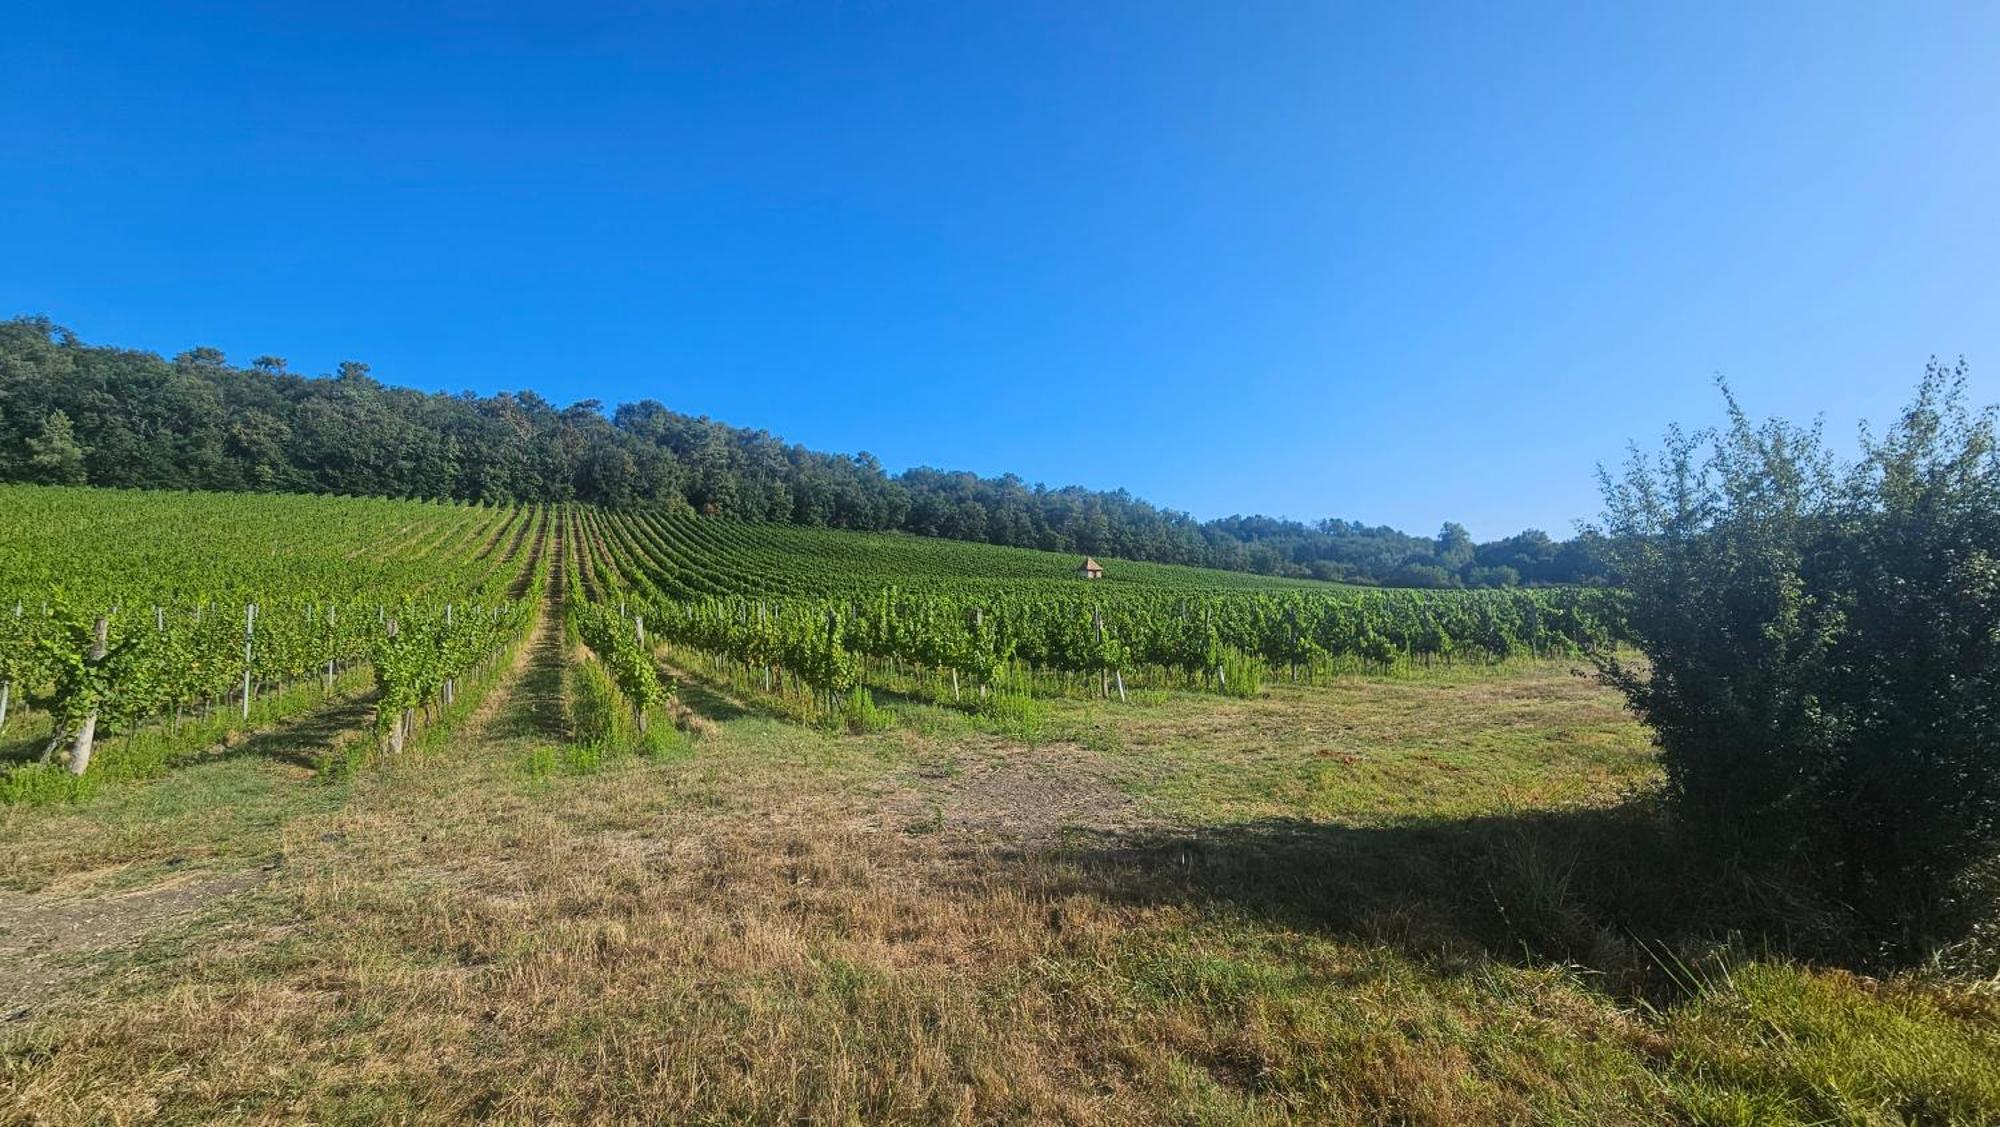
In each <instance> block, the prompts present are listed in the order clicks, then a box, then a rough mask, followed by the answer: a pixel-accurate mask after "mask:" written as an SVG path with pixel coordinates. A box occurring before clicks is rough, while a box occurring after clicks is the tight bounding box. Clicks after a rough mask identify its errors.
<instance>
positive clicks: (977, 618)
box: [972, 607, 993, 700]
mask: <svg viewBox="0 0 2000 1127" xmlns="http://www.w3.org/2000/svg"><path fill="white" fill-rule="evenodd" d="M972 636H973V637H975V638H980V639H983V638H985V637H986V608H985V607H973V608H972ZM980 665H981V667H982V668H986V669H991V668H993V667H992V665H991V664H989V663H987V662H984V661H982V662H980ZM991 680H992V678H990V677H989V678H987V679H986V680H982V681H980V682H979V699H980V700H985V699H986V689H987V686H988V682H990V681H991Z"/></svg>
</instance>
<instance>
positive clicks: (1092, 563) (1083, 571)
mask: <svg viewBox="0 0 2000 1127" xmlns="http://www.w3.org/2000/svg"><path fill="white" fill-rule="evenodd" d="M1076 573H1077V575H1078V576H1079V577H1081V578H1084V579H1102V578H1104V565H1103V564H1101V563H1098V562H1097V561H1096V560H1093V559H1091V558H1090V557H1089V556H1085V557H1083V566H1082V567H1079V568H1077V569H1076Z"/></svg>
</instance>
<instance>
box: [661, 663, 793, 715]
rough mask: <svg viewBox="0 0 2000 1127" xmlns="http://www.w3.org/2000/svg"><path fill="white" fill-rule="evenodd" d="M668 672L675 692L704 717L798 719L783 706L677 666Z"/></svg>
mask: <svg viewBox="0 0 2000 1127" xmlns="http://www.w3.org/2000/svg"><path fill="white" fill-rule="evenodd" d="M664 671H665V673H666V674H667V676H669V677H672V678H673V679H674V686H675V688H674V695H675V696H677V697H679V698H680V702H681V703H682V704H684V705H686V706H688V708H689V709H690V710H692V711H693V712H694V714H695V715H697V716H699V717H701V718H702V719H704V720H710V721H713V722H715V723H717V724H724V723H727V722H729V721H731V720H741V719H743V718H744V717H746V716H762V717H764V718H765V719H768V720H785V721H794V722H796V721H797V719H798V718H797V717H796V716H793V715H791V714H790V713H788V712H786V711H784V710H783V709H780V708H777V707H774V706H772V705H769V704H765V703H764V702H762V701H758V700H750V699H746V698H743V697H739V696H736V695H734V694H732V693H729V692H727V691H725V690H723V689H721V688H719V687H718V686H716V685H714V684H711V683H710V682H709V681H708V680H707V678H705V677H703V676H702V675H700V674H698V673H694V672H691V671H689V670H686V669H682V668H679V667H677V666H666V667H665V670H664Z"/></svg>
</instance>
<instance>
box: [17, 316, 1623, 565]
mask: <svg viewBox="0 0 2000 1127" xmlns="http://www.w3.org/2000/svg"><path fill="white" fill-rule="evenodd" d="M0 480H4V481H20V482H41V483H48V484H90V485H101V486H121V487H131V488H147V489H213V490H229V491H245V490H247V491H258V492H304V493H340V494H351V495H369V496H385V497H418V498H425V497H428V498H454V499H458V500H468V501H470V500H483V501H489V502H507V501H559V500H579V501H589V502H594V503H597V504H601V505H606V506H611V507H626V506H631V505H639V504H652V505H662V506H665V507H667V508H670V509H691V510H694V511H697V512H702V513H708V514H713V515H723V516H733V517H740V518H743V519H748V520H765V521H786V522H791V523H795V524H802V525H810V526H823V527H832V528H846V529H856V530H862V531H890V530H896V531H904V532H910V533H915V534H918V535H923V536H943V537H950V538H953V539H959V540H975V541H984V542H987V543H993V544H1007V545H1015V546H1020V547H1031V548H1042V549H1046V550H1051V551H1074V552H1087V553H1091V554H1095V555H1107V556H1117V557H1122V558H1126V559H1141V560H1153V561H1158V562H1161V563H1184V564H1199V565H1205V566H1209V567H1219V568H1227V569H1231V570H1237V571H1252V572H1258V573H1262V574H1271V575H1292V576H1315V577H1318V578H1322V579H1343V580H1348V581H1354V582H1364V583H1382V584H1389V585H1396V586H1415V587H1440V586H1447V587H1448V586H1507V585H1513V584H1517V583H1530V584H1532V583H1566V582H1579V581H1590V580H1593V579H1595V578H1597V577H1598V576H1599V575H1600V574H1601V572H1600V567H1599V564H1598V560H1599V558H1600V556H1601V553H1600V552H1599V551H1598V550H1597V545H1596V544H1594V543H1593V542H1592V541H1591V540H1589V539H1587V538H1585V539H1579V540H1573V541H1569V542H1558V541H1556V540H1553V539H1552V538H1550V537H1549V536H1547V535H1546V534H1544V533H1542V532H1538V531H1533V530H1530V531H1527V532H1523V533H1521V534H1519V535H1517V536H1512V537H1509V538H1507V539H1504V540H1499V541H1494V542H1492V543H1487V544H1475V543H1474V542H1473V541H1472V538H1471V537H1470V536H1469V535H1468V534H1467V533H1466V531H1465V529H1464V528H1462V527H1460V526H1459V525H1456V524H1447V525H1445V527H1444V528H1443V530H1441V531H1440V533H1439V534H1438V536H1436V537H1434V538H1433V537H1421V536H1411V535H1407V534H1405V533H1402V532H1398V531H1396V530H1395V529H1392V528H1387V527H1369V526H1365V525H1362V524H1360V523H1358V522H1352V521H1342V520H1322V521H1319V522H1316V523H1314V524H1311V525H1308V524H1304V523H1301V522H1298V521H1288V520H1279V519H1276V518H1272V517H1261V516H1252V517H1244V516H1234V517H1227V518H1224V519H1221V520H1213V521H1207V522H1202V521H1197V520H1195V519H1194V518H1193V517H1191V516H1189V515H1188V514H1186V513H1182V512H1176V511H1174V510H1171V509H1161V508H1157V507H1155V506H1154V505H1152V504H1150V503H1148V502H1146V501H1143V500H1140V499H1139V498H1136V497H1133V496H1132V495H1131V494H1129V493H1127V492H1125V491H1124V490H1117V491H1113V492H1101V491H1096V490H1089V489H1083V488H1080V487H1076V486H1070V487H1065V488H1060V489H1051V488H1049V487H1047V486H1044V485H1040V484H1035V485H1030V484H1028V483H1027V482H1025V481H1023V480H1021V479H1020V478H1019V477H1016V476H1014V475H1012V474H1008V475H1005V476H1002V477H997V478H982V477H979V476H977V475H975V474H971V473H965V472H954V471H948V470H939V469H932V468H929V467H919V468H917V469H912V470H908V471H905V472H903V473H900V474H890V473H888V472H886V471H885V470H884V469H883V468H882V465H881V463H880V462H878V461H877V460H876V459H875V458H874V456H872V455H870V454H866V453H862V454H857V455H852V456H849V455H843V454H827V453H821V452H818V451H814V450H808V449H806V448H805V447H803V446H798V445H792V444H787V443H785V442H784V441H782V440H781V439H779V438H777V437H775V436H773V435H772V434H770V433H769V432H768V431H762V430H749V429H743V428H738V427H732V426H727V425H725V424H722V423H719V422H715V421H713V420H710V419H707V418H696V417H693V416H689V415H683V414H680V413H678V412H675V411H672V410H670V409H668V408H667V407H665V406H663V405H662V404H660V403H658V402H655V401H653V400H644V401H641V402H638V403H626V404H621V405H619V406H618V407H617V408H615V409H613V410H610V411H608V412H607V411H606V410H605V409H604V406H603V404H601V403H600V402H598V401H596V400H584V401H582V402H579V403H574V404H571V405H569V406H567V407H560V408H559V407H557V406H556V405H555V404H553V403H550V402H548V401H547V400H545V399H543V398H542V397H541V396H539V395H536V394H535V393H534V392H532V391H519V392H511V393H510V392H503V393H500V394H498V395H493V396H478V395H474V394H472V393H471V392H464V393H461V394H458V395H445V394H436V393H425V392H420V391H414V390H411V389H408V388H401V387H392V386H389V385H387V384H384V383H382V382H381V381H379V380H377V379H375V378H374V377H373V376H372V375H370V374H369V370H368V366H367V365H366V364H360V363H353V362H348V363H343V364H341V365H340V367H339V369H338V371H336V372H335V373H333V374H331V375H322V376H308V375H304V374H301V373H297V372H294V371H292V370H291V369H290V367H289V366H288V365H287V364H286V362H285V361H284V360H283V359H281V358H279V357H275V356H262V357H258V358H257V359H256V360H254V361H253V362H252V363H251V365H250V367H248V368H238V367H235V366H232V365H231V364H230V363H229V362H228V361H227V359H226V358H225V357H224V356H223V354H222V353H221V352H219V351H217V350H215V349H212V348H196V349H191V350H189V351H187V352H184V353H182V354H180V355H179V356H176V357H174V358H173V359H172V360H166V359H163V358H162V357H160V356H158V355H157V354H154V353H150V352H141V351H134V350H129V349H120V348H109V347H101V346H92V345H86V344H84V343H82V342H80V341H79V340H78V339H77V338H76V336H75V334H73V333H71V332H70V331H68V330H66V329H64V328H62V327H60V326H58V325H55V324H53V323H52V322H50V321H48V320H47V319H45V318H18V319H15V320H11V321H5V322H0Z"/></svg>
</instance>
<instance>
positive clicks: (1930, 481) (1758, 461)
mask: <svg viewBox="0 0 2000 1127" xmlns="http://www.w3.org/2000/svg"><path fill="white" fill-rule="evenodd" d="M1963 388H1964V369H1963V367H1962V366H1961V367H1959V368H1957V369H1947V368H1944V367H1942V366H1940V365H1937V364H1935V363H1933V364H1932V366H1931V368H1930V369H1929V371H1928V372H1927V374H1926V375H1925V377H1924V380H1923V382H1922V384H1921V385H1920V386H1919V389H1918V392H1917V396H1916V399H1915V401H1914V402H1913V403H1912V405H1911V406H1910V407H1909V409H1908V410H1907V411H1905V412H1904V414H1903V416H1902V417H1901V419H1900V420H1899V421H1898V422H1897V424H1896V425H1895V427H1893V428H1892V429H1891V430H1890V432H1889V433H1888V435H1887V436H1886V437H1885V438H1884V439H1883V440H1882V441H1880V442H1874V441H1871V440H1869V439H1868V438H1867V437H1866V435H1865V434H1864V438H1863V457H1862V458H1861V459H1860V461H1859V462H1858V463H1857V464H1855V465H1853V466H1851V467H1848V468H1846V469H1845V470H1842V469H1841V468H1839V467H1838V466H1836V464H1835V462H1834V459H1833V458H1832V457H1831V455H1830V454H1829V453H1828V452H1827V450H1826V448H1825V445H1824V443H1823V442H1822V440H1821V437H1820V434H1819V432H1818V430H1817V429H1816V428H1813V429H1805V428H1799V427H1794V426H1789V425H1787V424H1785V423H1783V422H1778V421H1772V422H1769V423H1765V424H1763V425H1762V426H1757V425H1753V424H1752V423H1751V422H1750V420H1749V419H1748V417H1747V416H1746V415H1745V414H1744V412H1743V411H1742V409H1741V408H1740V407H1739V406H1738V405H1737V403H1736V401H1735V399H1734V398H1733V397H1730V396H1729V395H1728V389H1727V388H1726V387H1725V388H1724V389H1723V391H1724V395H1725V398H1726V399H1727V401H1728V404H1729V420H1730V421H1729V425H1728V427H1727V428H1725V429H1724V430H1723V431H1721V432H1720V433H1696V434H1685V433H1682V432H1679V431H1672V432H1670V433H1669V437H1668V440H1667V444H1666V449H1665V452H1664V453H1663V454H1662V455H1661V456H1660V457H1659V458H1658V459H1657V460H1648V459H1646V458H1644V457H1642V456H1639V455H1636V454H1635V455H1634V457H1633V460H1632V462H1631V463H1630V465H1629V466H1628V468H1627V469H1626V471H1625V473H1624V474H1623V476H1622V477H1619V478H1613V477H1611V476H1610V475H1608V474H1607V475H1603V478H1602V480H1603V487H1604V496H1605V514H1604V518H1603V529H1602V531H1603V532H1604V534H1605V539H1603V540H1602V541H1601V545H1602V548H1603V551H1604V552H1605V554H1606V556H1607V557H1608V559H1609V560H1610V563H1611V565H1612V568H1613V573H1614V578H1615V579H1616V581H1617V582H1618V583H1619V584H1620V585H1621V586H1622V587H1624V588H1625V589H1626V590H1627V591H1628V592H1629V594H1630V608H1629V628H1630V631H1631V633H1632V635H1633V637H1634V639H1635V640H1636V641H1637V643H1638V646H1639V648H1640V649H1641V650H1642V651H1643V652H1644V654H1645V656H1646V659H1647V660H1646V663H1645V664H1644V665H1636V666H1635V665H1632V664H1628V663H1625V662H1623V661H1620V660H1618V659H1616V658H1612V657H1605V658H1601V659H1600V668H1601V669H1602V671H1603V675H1604V677H1605V678H1606V679H1607V680H1608V681H1609V682H1610V683H1611V684H1613V685H1615V686H1616V687H1617V688H1619V689H1620V690H1621V691H1623V692H1624V694H1625V695H1626V697H1627V698H1628V699H1629V700H1630V702H1631V704H1632V706H1633V708H1634V709H1635V710H1636V711H1637V712H1638V714H1639V715H1640V716H1641V717H1642V718H1643V719H1644V720H1645V721H1646V722H1647V723H1648V724H1649V725H1650V726H1651V727H1652V728H1653V730H1654V734H1655V738H1656V740H1657V742H1658V744H1659V748H1660V756H1661V761H1662V763H1663V765H1664V767H1665V769H1666V776H1667V798H1668V800H1669V802H1670V804H1671V808H1672V809H1673V811H1674V813H1675V815H1676V816H1677V818H1678V819H1680V820H1681V821H1682V822H1683V823H1684V824H1685V825H1686V826H1688V827H1689V828H1690V829H1692V830H1694V831H1696V832H1695V833H1694V834H1693V835H1691V840H1696V841H1702V842H1706V843H1708V844H1709V845H1711V846H1713V847H1716V848H1720V849H1722V850H1724V851H1726V852H1727V853H1729V854H1731V855H1733V856H1737V857H1743V858H1748V859H1752V860H1757V861H1766V862H1771V861H1775V862H1782V863H1785V864H1788V865H1791V866H1795V867H1796V868H1797V869H1799V870H1801V871H1803V872H1806V873H1808V874H1810V875H1811V876H1813V877H1814V878H1816V879H1822V880H1824V881H1825V883H1826V885H1827V887H1828V891H1829V892H1832V893H1835V894H1837V895H1838V896H1839V898H1840V899H1841V901H1842V902H1844V903H1846V904H1848V905H1850V906H1852V908H1853V909H1854V910H1855V912H1856V913H1857V915H1858V917H1859V919H1860V921H1861V922H1862V923H1864V924H1865V925H1867V926H1868V928H1869V929H1870V930H1871V931H1873V932H1875V933H1877V934H1878V935H1879V936H1880V937H1881V938H1882V939H1883V940H1884V941H1888V942H1893V943H1895V944H1896V945H1898V946H1900V947H1901V948H1903V949H1904V950H1906V951H1910V952H1915V951H1917V950H1920V949H1921V948H1922V947H1923V946H1924V945H1925V942H1926V940H1929V939H1932V938H1935V937H1937V936H1939V935H1942V934H1945V932H1946V930H1947V929H1948V925H1950V923H1951V922H1952V921H1953V920H1954V919H1961V918H1963V917H1962V914H1961V913H1962V911H1963V909H1965V908H1966V906H1967V904H1968V903H1969V901H1967V900H1966V899H1964V898H1963V896H1962V895H1961V894H1962V893H1963V892H1964V890H1965V880H1966V878H1967V877H1968V874H1970V873H1971V872H1973V871H1974V869H1975V867H1976V866H1978V865H1979V864H1981V863H1983V862H1984V861H1986V860H1988V859H1990V858H1992V857H1993V856H1994V855H1995V852H1996V846H2000V709H1996V708H1995V705H1994V702H1995V701H2000V453H1996V449H2000V448H1996V444H1995V438H1994V429H1995V418H1994V414H1993V413H1992V412H1991V411H1987V412H1984V413H1974V412H1971V411H1969V410H1967V409H1966V408H1965V407H1964V405H1963Z"/></svg>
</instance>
